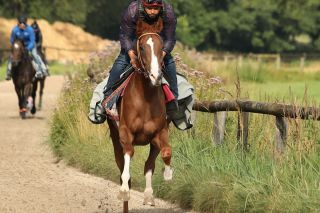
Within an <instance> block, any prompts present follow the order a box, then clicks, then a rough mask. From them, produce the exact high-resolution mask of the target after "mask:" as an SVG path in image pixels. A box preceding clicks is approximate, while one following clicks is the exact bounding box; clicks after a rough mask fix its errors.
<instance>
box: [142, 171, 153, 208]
mask: <svg viewBox="0 0 320 213" xmlns="http://www.w3.org/2000/svg"><path fill="white" fill-rule="evenodd" d="M145 177H146V189H145V190H144V201H143V204H144V205H146V204H148V205H151V206H154V205H155V202H154V197H153V189H152V170H149V171H148V172H147V173H146V175H145Z"/></svg>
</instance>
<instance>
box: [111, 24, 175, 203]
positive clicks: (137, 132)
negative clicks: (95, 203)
mask: <svg viewBox="0 0 320 213" xmlns="http://www.w3.org/2000/svg"><path fill="white" fill-rule="evenodd" d="M162 28H163V22H162V19H161V18H160V19H159V20H158V22H156V23H154V24H151V25H149V24H147V23H144V22H142V21H139V22H138V24H137V31H136V34H137V37H138V40H137V47H136V49H137V53H138V59H139V64H140V66H141V69H138V70H135V72H134V73H133V74H132V77H131V79H130V81H129V83H128V85H127V87H126V89H125V91H124V94H123V97H122V99H121V103H120V104H119V105H118V112H119V123H118V124H119V126H118V125H117V124H116V123H115V122H114V121H113V120H111V119H108V120H107V121H108V125H109V128H110V135H111V139H112V142H113V146H114V154H115V160H116V163H117V166H118V167H119V170H120V172H121V180H120V182H121V187H120V192H119V195H118V198H119V199H120V200H122V201H124V206H125V205H126V204H127V201H128V200H129V198H130V194H129V189H130V187H131V179H130V172H129V167H130V160H131V158H132V157H133V154H134V146H144V145H148V144H150V153H149V157H148V159H147V161H146V162H145V166H144V175H145V178H146V188H145V191H144V204H149V205H152V206H153V205H154V197H153V189H152V183H151V179H152V175H153V172H154V168H155V160H156V158H157V156H158V154H159V153H160V152H161V157H162V159H163V161H164V163H165V170H164V179H165V180H171V179H172V169H171V167H170V161H171V146H170V145H169V135H168V128H169V122H170V121H168V120H167V115H166V105H165V97H164V93H163V90H162V86H161V79H162V69H161V68H162V62H163V57H162V48H163V41H162V39H161V37H160V35H159V33H160V32H161V30H162Z"/></svg>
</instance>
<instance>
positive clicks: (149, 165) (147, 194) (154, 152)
mask: <svg viewBox="0 0 320 213" xmlns="http://www.w3.org/2000/svg"><path fill="white" fill-rule="evenodd" d="M159 152H160V150H159V149H158V148H157V147H156V146H155V145H154V144H152V143H151V144H150V153H149V157H148V159H147V161H146V163H145V166H144V175H145V177H146V188H145V190H144V201H143V204H144V205H146V204H148V205H151V206H154V205H155V203H154V197H153V189H152V175H153V173H154V168H155V161H156V158H157V156H158V155H159Z"/></svg>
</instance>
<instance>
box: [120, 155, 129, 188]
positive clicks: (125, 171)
mask: <svg viewBox="0 0 320 213" xmlns="http://www.w3.org/2000/svg"><path fill="white" fill-rule="evenodd" d="M129 168H130V155H129V154H127V153H126V154H125V155H124V169H123V172H122V175H121V179H122V186H121V190H126V191H129V179H130V171H129Z"/></svg>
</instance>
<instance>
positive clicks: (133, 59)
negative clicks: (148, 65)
mask: <svg viewBox="0 0 320 213" xmlns="http://www.w3.org/2000/svg"><path fill="white" fill-rule="evenodd" d="M128 55H129V57H130V64H131V65H132V67H133V68H134V69H139V61H138V57H137V55H136V54H135V52H134V50H129V51H128Z"/></svg>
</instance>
